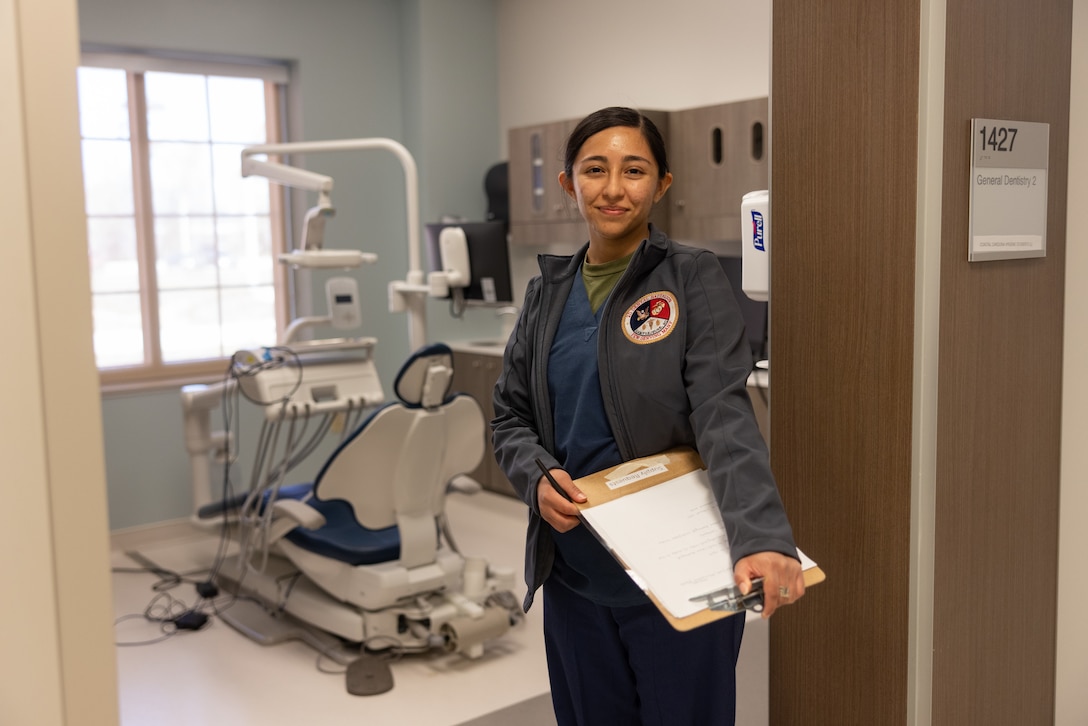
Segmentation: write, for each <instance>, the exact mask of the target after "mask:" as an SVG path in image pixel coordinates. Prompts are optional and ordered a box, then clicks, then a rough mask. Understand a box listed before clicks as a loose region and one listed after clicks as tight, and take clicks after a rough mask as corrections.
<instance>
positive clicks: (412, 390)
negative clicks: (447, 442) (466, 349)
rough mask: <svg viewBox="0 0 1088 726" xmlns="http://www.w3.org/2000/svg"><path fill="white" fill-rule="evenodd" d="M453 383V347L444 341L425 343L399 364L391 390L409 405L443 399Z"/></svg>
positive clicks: (434, 403)
mask: <svg viewBox="0 0 1088 726" xmlns="http://www.w3.org/2000/svg"><path fill="white" fill-rule="evenodd" d="M452 385H453V351H452V350H450V347H449V346H448V345H446V344H445V343H433V344H431V345H425V346H423V347H422V348H420V349H419V350H417V351H416V352H415V353H413V354H412V355H411V356H410V357H409V358H408V360H406V361H405V362H404V365H402V366H401V368H400V371H399V372H398V373H397V379H396V380H395V381H394V382H393V392H394V393H396V394H397V398H399V399H400V400H401V402H403V403H404V405H405V406H408V407H410V408H418V407H423V408H433V407H435V406H439V405H441V404H442V403H444V402H445V401H446V399H447V397H448V396H449V393H450V387H451V386H452Z"/></svg>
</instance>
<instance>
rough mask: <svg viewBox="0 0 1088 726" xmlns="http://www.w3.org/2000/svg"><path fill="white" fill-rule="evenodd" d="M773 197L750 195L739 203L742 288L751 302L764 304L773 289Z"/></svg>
mask: <svg viewBox="0 0 1088 726" xmlns="http://www.w3.org/2000/svg"><path fill="white" fill-rule="evenodd" d="M769 200H770V195H769V194H768V192H767V190H766V189H762V190H760V191H755V192H748V193H747V194H745V195H744V197H743V198H742V199H741V203H740V235H741V237H740V238H741V288H742V289H743V290H744V294H745V295H747V296H748V297H750V298H751V299H752V300H760V301H765V300H767V298H768V297H769V296H770V289H771V284H770V283H771V265H770V254H771V233H770V229H771V225H770V217H769V215H768V213H767V212H768V203H769Z"/></svg>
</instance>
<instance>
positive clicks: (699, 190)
mask: <svg viewBox="0 0 1088 726" xmlns="http://www.w3.org/2000/svg"><path fill="white" fill-rule="evenodd" d="M767 119H768V104H767V99H766V98H757V99H753V100H750V101H738V102H735V103H724V104H718V105H715V106H704V107H700V108H693V109H688V110H684V111H674V112H673V113H672V114H670V119H669V125H670V137H669V139H670V145H669V164H670V165H671V166H672V172H673V184H672V188H671V189H670V190H669V192H668V194H667V195H666V199H667V200H668V206H669V228H668V229H669V235H670V236H671V237H673V238H674V239H677V240H683V241H692V242H700V243H707V242H710V243H713V242H716V241H729V240H738V239H740V204H741V198H742V197H743V196H744V195H745V194H747V193H748V192H750V191H754V190H757V189H766V188H767V179H768V168H769V164H768V155H767Z"/></svg>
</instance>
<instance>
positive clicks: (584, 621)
mask: <svg viewBox="0 0 1088 726" xmlns="http://www.w3.org/2000/svg"><path fill="white" fill-rule="evenodd" d="M743 634H744V616H743V615H736V616H733V617H731V618H723V619H721V620H717V621H715V622H713V623H710V624H708V625H704V626H702V627H700V628H696V629H694V630H690V631H688V632H680V631H677V630H675V629H674V628H673V627H672V626H671V625H669V623H668V621H667V620H665V618H664V617H662V616H661V613H659V612H658V610H657V608H656V607H655V606H654V605H653V604H652V603H648V604H645V605H635V606H633V607H618V608H614V607H605V606H602V605H596V604H594V603H593V602H591V601H589V600H586V599H585V598H584V597H582V596H581V595H578V594H577V593H575V592H574V591H572V590H570V589H569V588H568V587H566V586H565V585H563V584H561V583H559V582H557V581H556V579H555V578H553V577H550V578H548V579H547V580H546V581H545V582H544V645H545V649H546V651H547V656H548V676H549V680H550V681H551V689H552V705H553V707H554V709H555V717H556V720H557V722H558V726H613V725H614V726H640V725H641V726H719V725H721V726H733V724H734V721H735V717H736V700H737V682H736V665H737V655H738V654H739V653H740V642H741V637H742V636H743Z"/></svg>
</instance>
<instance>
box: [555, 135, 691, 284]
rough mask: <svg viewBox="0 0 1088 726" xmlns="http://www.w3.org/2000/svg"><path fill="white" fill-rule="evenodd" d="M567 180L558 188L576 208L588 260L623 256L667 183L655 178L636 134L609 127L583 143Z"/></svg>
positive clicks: (636, 241) (630, 249)
mask: <svg viewBox="0 0 1088 726" xmlns="http://www.w3.org/2000/svg"><path fill="white" fill-rule="evenodd" d="M571 171H572V175H571V176H570V177H568V176H567V173H566V172H565V171H564V172H562V173H560V174H559V183H560V184H561V185H562V186H563V188H564V189H565V190H566V192H567V194H569V195H570V196H571V198H572V199H574V200H575V201H576V202H577V203H578V210H579V211H580V212H581V213H582V217H583V218H584V219H585V220H586V224H587V225H588V227H589V242H590V245H589V258H590V259H589V261H590V262H591V263H593V264H598V263H601V262H608V261H610V260H614V259H619V258H621V257H625V256H627V255H629V254H631V253H632V252H634V251H635V248H636V247H638V245H639V243H640V242H642V240H643V239H645V238H646V225H647V222H648V220H649V217H650V210H651V209H652V208H653V205H654V204H655V203H656V202H657V201H658V200H659V199H661V197H662V195H664V194H665V191H666V190H667V189H668V188H669V185H670V184H672V174H666V175H665V176H664V177H662V178H658V168H657V163H656V162H655V161H654V156H653V152H652V151H650V145H649V144H648V143H646V139H645V138H643V136H642V132H641V131H639V130H638V129H636V128H631V127H629V126H613V127H612V128H608V129H605V130H604V131H600V132H598V133H596V134H594V135H593V136H590V137H589V138H588V139H586V141H585V143H584V144H582V148H581V149H579V150H578V155H577V156H576V157H575V160H574V164H573V166H572V169H571Z"/></svg>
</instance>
